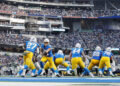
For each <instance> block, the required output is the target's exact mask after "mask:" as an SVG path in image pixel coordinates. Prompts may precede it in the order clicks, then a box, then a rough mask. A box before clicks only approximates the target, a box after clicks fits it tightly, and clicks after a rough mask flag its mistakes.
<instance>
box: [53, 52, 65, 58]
mask: <svg viewBox="0 0 120 86" xmlns="http://www.w3.org/2000/svg"><path fill="white" fill-rule="evenodd" d="M56 58H63V59H64V54H59V53H56V54H55V56H54V59H56Z"/></svg>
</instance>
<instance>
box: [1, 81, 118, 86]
mask: <svg viewBox="0 0 120 86" xmlns="http://www.w3.org/2000/svg"><path fill="white" fill-rule="evenodd" d="M76 85H77V86H88V85H90V86H94V85H97V86H98V85H100V86H106V85H107V86H120V84H119V83H118V84H117V83H115V84H113V83H111V84H110V83H47V82H46V83H40V82H0V86H76Z"/></svg>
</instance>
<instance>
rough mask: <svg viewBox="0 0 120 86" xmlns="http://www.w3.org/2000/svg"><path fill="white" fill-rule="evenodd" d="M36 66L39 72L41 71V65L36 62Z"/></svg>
mask: <svg viewBox="0 0 120 86" xmlns="http://www.w3.org/2000/svg"><path fill="white" fill-rule="evenodd" d="M35 66H36V68H37V69H38V70H39V69H40V64H39V63H38V62H35Z"/></svg>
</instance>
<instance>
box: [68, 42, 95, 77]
mask: <svg viewBox="0 0 120 86" xmlns="http://www.w3.org/2000/svg"><path fill="white" fill-rule="evenodd" d="M82 56H83V57H84V58H86V56H85V54H84V51H83V48H81V44H79V43H77V44H76V45H75V48H72V50H71V53H70V58H71V57H72V59H71V64H72V70H73V71H74V72H76V68H77V66H78V65H79V66H80V67H81V68H82V69H84V72H83V73H82V75H81V77H83V76H84V75H85V74H86V73H88V74H89V75H90V76H91V77H94V75H93V74H92V73H91V72H90V71H89V70H88V69H87V68H86V67H85V64H84V62H83V61H82Z"/></svg>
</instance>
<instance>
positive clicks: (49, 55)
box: [41, 44, 53, 57]
mask: <svg viewBox="0 0 120 86" xmlns="http://www.w3.org/2000/svg"><path fill="white" fill-rule="evenodd" d="M41 48H42V49H43V50H48V49H49V48H52V47H51V45H47V46H45V45H44V44H41ZM48 57H53V53H52V49H51V50H50V51H49V52H48Z"/></svg>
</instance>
